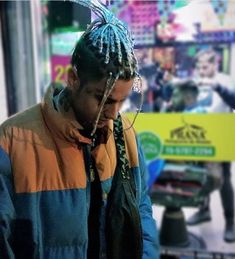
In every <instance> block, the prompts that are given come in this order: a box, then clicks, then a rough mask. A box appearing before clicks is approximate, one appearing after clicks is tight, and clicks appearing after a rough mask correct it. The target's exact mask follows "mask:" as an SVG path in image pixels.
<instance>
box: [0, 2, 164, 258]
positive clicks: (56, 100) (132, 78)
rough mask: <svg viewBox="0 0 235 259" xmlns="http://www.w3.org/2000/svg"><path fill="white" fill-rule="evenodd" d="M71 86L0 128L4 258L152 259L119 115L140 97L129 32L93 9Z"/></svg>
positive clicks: (151, 228)
mask: <svg viewBox="0 0 235 259" xmlns="http://www.w3.org/2000/svg"><path fill="white" fill-rule="evenodd" d="M77 2H78V3H81V4H83V5H85V6H87V7H89V8H91V9H92V11H94V12H95V13H96V14H97V15H98V17H99V19H98V20H96V21H95V22H94V23H92V24H91V25H90V27H89V28H88V29H87V30H86V32H85V33H84V35H83V36H82V38H81V39H80V40H79V41H78V43H77V45H76V47H75V49H74V52H73V55H72V59H71V66H72V68H71V69H70V70H69V72H68V85H67V87H65V88H63V87H62V86H60V85H55V84H52V85H51V86H50V87H49V89H48V91H47V93H46V94H45V97H44V100H43V102H42V103H40V104H38V105H35V106H33V107H31V108H29V109H27V110H26V111H24V112H21V113H19V114H16V115H15V116H13V117H11V118H9V119H8V120H7V121H6V122H4V123H3V124H2V125H1V127H0V258H24V259H27V258H30V259H34V258H43V259H52V258H53V259H73V258H74V259H75V258H76V259H78V258H79V259H83V258H84V259H85V258H89V259H93V258H95V259H96V258H111V259H123V258H124V259H125V258H126V259H130V258H135V259H139V258H146V259H147V258H149V259H152V258H158V257H159V254H158V253H159V248H158V236H157V232H156V224H155V221H154V220H153V218H152V209H151V203H150V199H149V197H148V196H147V188H146V184H145V163H144V159H143V153H142V151H141V148H140V146H139V142H138V141H137V139H136V135H135V132H134V130H133V128H132V127H131V126H132V125H131V124H130V123H129V122H128V120H127V119H126V118H125V117H124V116H120V115H119V113H118V111H119V109H120V108H121V105H122V103H123V101H124V100H125V99H126V98H127V96H128V95H129V93H130V91H131V89H133V88H134V89H137V90H140V89H139V87H140V86H139V84H138V81H139V80H136V78H137V79H138V74H137V71H138V68H137V61H136V58H135V55H134V51H133V41H132V39H131V37H130V33H129V31H128V30H127V28H126V26H125V25H124V24H123V23H122V22H121V21H120V20H118V19H117V18H116V17H115V16H113V15H112V14H111V13H110V12H109V11H108V10H107V9H106V8H105V7H104V6H103V5H101V4H99V3H98V2H97V1H94V2H93V1H83V0H81V1H77Z"/></svg>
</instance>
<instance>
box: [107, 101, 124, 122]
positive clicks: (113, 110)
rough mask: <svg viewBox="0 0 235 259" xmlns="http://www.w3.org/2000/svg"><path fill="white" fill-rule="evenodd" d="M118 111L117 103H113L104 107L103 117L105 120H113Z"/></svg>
mask: <svg viewBox="0 0 235 259" xmlns="http://www.w3.org/2000/svg"><path fill="white" fill-rule="evenodd" d="M119 110H120V105H119V103H113V104H110V105H107V106H106V107H105V111H104V116H105V118H107V119H111V120H115V119H116V118H117V115H118V112H119Z"/></svg>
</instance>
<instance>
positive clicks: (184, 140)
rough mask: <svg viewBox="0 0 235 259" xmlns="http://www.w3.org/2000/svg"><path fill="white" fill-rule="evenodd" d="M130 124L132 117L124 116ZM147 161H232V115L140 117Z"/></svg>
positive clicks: (138, 126) (234, 151)
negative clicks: (160, 159)
mask: <svg viewBox="0 0 235 259" xmlns="http://www.w3.org/2000/svg"><path fill="white" fill-rule="evenodd" d="M127 116H128V117H129V118H130V120H132V119H133V117H134V114H127ZM134 128H135V129H136V131H137V133H138V135H139V138H140V141H141V144H142V147H143V150H144V153H145V156H146V159H147V160H152V159H155V158H164V159H176V160H204V161H235V114H232V113H231V114H188V113H171V114H158V113H140V114H139V115H138V117H137V119H136V122H135V124H134Z"/></svg>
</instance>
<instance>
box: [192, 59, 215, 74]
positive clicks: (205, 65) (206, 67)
mask: <svg viewBox="0 0 235 259" xmlns="http://www.w3.org/2000/svg"><path fill="white" fill-rule="evenodd" d="M196 69H197V72H198V75H199V76H200V77H209V78H210V77H213V76H214V75H215V73H216V71H217V64H216V62H215V61H214V62H213V61H210V56H209V55H207V54H205V55H202V56H201V57H199V58H198V61H197V65H196Z"/></svg>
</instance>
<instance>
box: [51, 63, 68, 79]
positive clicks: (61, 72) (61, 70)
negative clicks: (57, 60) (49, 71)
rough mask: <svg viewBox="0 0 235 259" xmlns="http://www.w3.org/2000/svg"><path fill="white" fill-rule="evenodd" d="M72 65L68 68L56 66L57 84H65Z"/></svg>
mask: <svg viewBox="0 0 235 259" xmlns="http://www.w3.org/2000/svg"><path fill="white" fill-rule="evenodd" d="M70 67H71V65H70V64H68V65H66V66H63V65H56V66H55V73H56V77H55V82H65V79H66V76H67V73H68V70H69V69H70Z"/></svg>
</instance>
